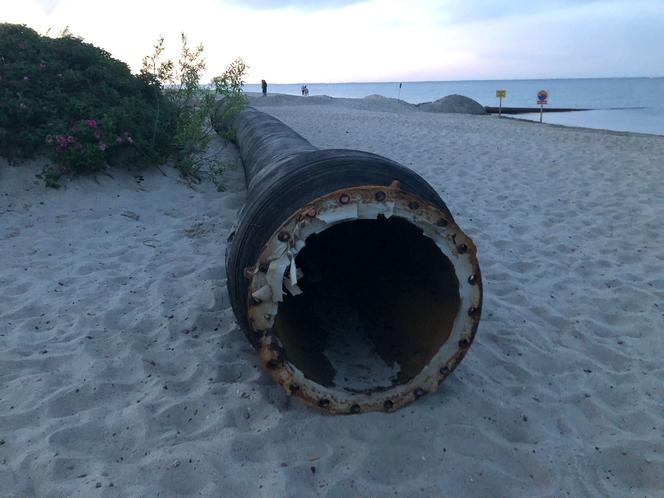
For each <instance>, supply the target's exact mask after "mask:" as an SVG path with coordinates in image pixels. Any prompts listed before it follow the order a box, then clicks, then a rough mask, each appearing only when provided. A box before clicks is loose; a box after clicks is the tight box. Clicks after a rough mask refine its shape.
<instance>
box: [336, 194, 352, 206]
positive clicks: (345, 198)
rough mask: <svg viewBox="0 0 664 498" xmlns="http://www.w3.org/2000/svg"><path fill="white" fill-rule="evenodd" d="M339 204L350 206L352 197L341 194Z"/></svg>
mask: <svg viewBox="0 0 664 498" xmlns="http://www.w3.org/2000/svg"><path fill="white" fill-rule="evenodd" d="M339 202H340V203H341V204H348V203H349V202H350V195H348V194H341V196H340V197H339Z"/></svg>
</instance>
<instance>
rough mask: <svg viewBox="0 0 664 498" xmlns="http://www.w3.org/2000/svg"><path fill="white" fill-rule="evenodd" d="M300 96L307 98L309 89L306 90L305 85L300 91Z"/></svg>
mask: <svg viewBox="0 0 664 498" xmlns="http://www.w3.org/2000/svg"><path fill="white" fill-rule="evenodd" d="M302 95H304V96H305V97H308V96H309V89H308V88H307V85H304V87H303V90H302Z"/></svg>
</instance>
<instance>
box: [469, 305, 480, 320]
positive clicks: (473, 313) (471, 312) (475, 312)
mask: <svg viewBox="0 0 664 498" xmlns="http://www.w3.org/2000/svg"><path fill="white" fill-rule="evenodd" d="M479 314H480V309H479V308H478V307H477V306H471V307H470V308H468V315H470V316H472V317H476V316H477V315H479Z"/></svg>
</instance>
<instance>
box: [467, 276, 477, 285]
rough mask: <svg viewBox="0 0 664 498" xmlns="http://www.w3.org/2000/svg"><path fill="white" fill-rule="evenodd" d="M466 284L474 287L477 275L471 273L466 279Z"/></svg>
mask: <svg viewBox="0 0 664 498" xmlns="http://www.w3.org/2000/svg"><path fill="white" fill-rule="evenodd" d="M468 283H469V284H470V285H475V284H476V283H477V275H475V274H474V273H473V274H472V275H471V276H470V277H468Z"/></svg>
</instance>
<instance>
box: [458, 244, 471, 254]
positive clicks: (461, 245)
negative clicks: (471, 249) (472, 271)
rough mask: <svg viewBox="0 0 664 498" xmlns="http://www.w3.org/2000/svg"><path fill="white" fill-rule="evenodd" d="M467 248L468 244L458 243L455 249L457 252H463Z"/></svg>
mask: <svg viewBox="0 0 664 498" xmlns="http://www.w3.org/2000/svg"><path fill="white" fill-rule="evenodd" d="M467 250H468V246H467V245H466V244H459V245H458V246H457V251H459V254H464V253H465V252H466V251H467Z"/></svg>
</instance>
